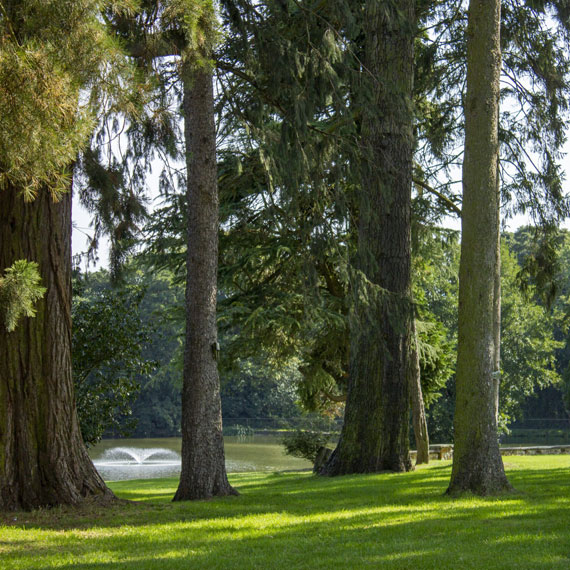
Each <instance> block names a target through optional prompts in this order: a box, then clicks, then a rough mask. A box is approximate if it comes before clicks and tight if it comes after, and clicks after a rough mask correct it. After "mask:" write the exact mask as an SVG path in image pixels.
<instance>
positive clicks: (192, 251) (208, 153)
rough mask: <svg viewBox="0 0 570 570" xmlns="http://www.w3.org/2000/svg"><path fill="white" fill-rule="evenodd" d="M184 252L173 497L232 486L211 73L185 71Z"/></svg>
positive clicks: (228, 491) (217, 492) (201, 495)
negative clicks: (178, 449) (223, 393)
mask: <svg viewBox="0 0 570 570" xmlns="http://www.w3.org/2000/svg"><path fill="white" fill-rule="evenodd" d="M182 78H183V83H184V100H183V106H184V135H185V139H186V164H187V199H188V252H187V258H186V260H187V261H186V263H187V281H186V347H185V351H184V385H183V389H182V472H181V474H180V484H179V486H178V490H177V491H176V494H175V496H174V500H175V501H182V500H193V499H207V498H210V497H214V496H222V495H232V494H237V492H236V491H235V490H234V489H233V488H232V487H231V486H230V484H229V483H228V478H227V475H226V466H225V456H224V440H223V435H222V406H221V400H220V380H219V376H218V363H217V356H218V346H217V342H218V338H217V328H216V295H217V271H218V185H217V170H216V140H215V126H214V97H213V90H212V74H211V73H210V72H209V71H208V70H206V69H199V70H197V71H195V72H194V73H192V72H191V71H189V70H188V69H186V72H185V73H183V74H182Z"/></svg>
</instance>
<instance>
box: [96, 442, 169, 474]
mask: <svg viewBox="0 0 570 570" xmlns="http://www.w3.org/2000/svg"><path fill="white" fill-rule="evenodd" d="M93 463H94V464H95V467H96V468H97V471H99V473H100V474H101V476H102V477H103V479H105V480H106V481H115V480H126V479H152V478H155V477H175V476H177V475H178V473H179V472H180V455H179V454H178V453H176V451H172V450H171V449H163V448H159V447H151V448H137V447H113V448H112V449H107V450H105V452H104V453H103V455H101V457H99V458H98V459H95V460H94V462H93Z"/></svg>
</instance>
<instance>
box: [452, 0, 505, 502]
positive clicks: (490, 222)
mask: <svg viewBox="0 0 570 570" xmlns="http://www.w3.org/2000/svg"><path fill="white" fill-rule="evenodd" d="M500 14H501V3H500V1H499V0H493V1H491V2H489V1H483V0H471V2H470V4H469V24H468V28H467V94H466V99H465V156H464V161H463V209H462V240H461V261H460V269H459V332H458V353H457V373H456V390H457V397H456V405H455V419H454V430H455V440H454V441H455V447H454V453H453V470H452V474H451V482H450V485H449V489H448V493H450V494H454V493H458V492H461V491H472V492H474V493H477V494H491V493H497V492H501V491H504V490H508V489H510V484H509V482H508V481H507V478H506V476H505V472H504V467H503V462H502V459H501V452H500V450H499V441H498V434H497V413H496V383H497V382H496V377H497V376H498V374H499V373H500V372H499V370H497V369H496V365H497V360H496V356H497V355H496V352H497V351H498V346H496V341H497V335H496V327H497V326H498V323H497V320H496V319H497V315H496V311H497V306H496V305H497V302H498V300H496V295H497V293H498V290H497V287H496V283H495V282H496V279H495V275H496V274H497V273H498V272H499V264H500V257H499V192H498V189H499V185H498V179H497V176H498V173H499V165H498V160H499V128H498V118H499V80H500V73H501V44H500V27H501V17H500ZM481 228H484V229H485V230H484V231H481Z"/></svg>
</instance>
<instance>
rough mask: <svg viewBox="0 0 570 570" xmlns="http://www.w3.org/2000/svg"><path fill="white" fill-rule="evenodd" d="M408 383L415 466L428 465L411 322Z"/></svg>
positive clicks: (425, 430) (420, 385) (415, 339)
mask: <svg viewBox="0 0 570 570" xmlns="http://www.w3.org/2000/svg"><path fill="white" fill-rule="evenodd" d="M408 366H409V382H410V392H411V400H412V424H413V426H414V439H415V440H416V450H417V451H416V465H419V464H421V463H429V435H428V429H427V420H426V412H425V406H424V397H423V394H422V383H421V373H420V355H419V352H418V334H417V331H416V323H415V321H413V320H412V347H411V354H410V361H409V363H408Z"/></svg>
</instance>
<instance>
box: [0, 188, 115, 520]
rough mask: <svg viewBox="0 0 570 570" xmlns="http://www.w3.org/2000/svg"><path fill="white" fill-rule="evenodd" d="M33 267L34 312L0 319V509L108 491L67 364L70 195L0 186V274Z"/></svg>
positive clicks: (68, 501) (66, 501)
mask: <svg viewBox="0 0 570 570" xmlns="http://www.w3.org/2000/svg"><path fill="white" fill-rule="evenodd" d="M18 259H26V260H28V261H35V262H37V263H38V265H39V271H40V274H41V277H42V285H43V286H44V287H46V288H47V292H46V294H45V295H44V297H43V298H42V299H41V300H40V301H39V302H38V303H37V315H36V316H35V317H34V318H25V319H23V320H22V321H21V322H20V323H18V326H17V327H16V330H15V331H13V332H11V333H8V332H6V329H5V328H4V327H3V326H2V325H0V509H2V510H19V509H26V510H28V509H32V508H37V507H48V506H55V505H74V504H77V503H80V502H81V501H82V500H83V499H85V498H88V497H96V498H99V499H102V500H111V499H113V498H114V495H113V494H112V493H111V491H110V490H109V489H108V488H107V487H106V486H105V484H104V482H103V480H102V479H101V477H100V476H99V474H98V473H97V471H96V470H95V467H94V466H93V463H92V462H91V460H90V459H89V456H88V455H87V451H86V449H85V446H84V444H83V441H82V439H81V433H80V428H79V423H78V419H77V412H76V408H75V396H74V387H73V377H72V370H71V194H67V195H65V196H64V197H63V199H62V200H61V201H60V202H58V203H54V202H53V201H52V199H51V197H50V194H49V192H47V191H43V192H40V194H39V195H38V197H37V198H36V200H34V201H33V202H30V203H26V202H24V199H23V198H22V196H21V194H20V193H19V192H17V189H15V188H7V189H4V190H2V191H0V274H3V273H4V270H5V269H6V268H7V267H9V266H10V265H12V263H13V262H14V261H16V260H18Z"/></svg>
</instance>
